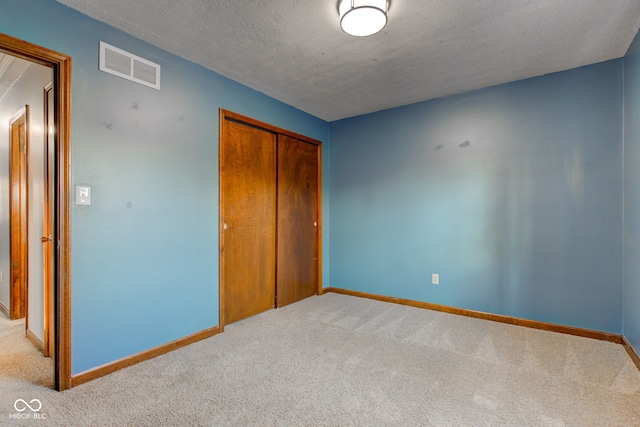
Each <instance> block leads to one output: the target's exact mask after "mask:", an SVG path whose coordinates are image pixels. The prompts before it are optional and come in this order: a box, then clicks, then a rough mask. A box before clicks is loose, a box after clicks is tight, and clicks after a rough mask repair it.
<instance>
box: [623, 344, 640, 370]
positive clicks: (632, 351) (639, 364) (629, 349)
mask: <svg viewBox="0 0 640 427" xmlns="http://www.w3.org/2000/svg"><path fill="white" fill-rule="evenodd" d="M622 345H623V346H624V349H625V350H627V354H628V355H629V357H631V360H633V363H635V364H636V366H637V368H638V369H640V356H639V355H638V353H637V352H636V351H635V349H634V348H633V347H632V346H631V343H630V342H629V340H627V338H626V337H624V336H623V337H622Z"/></svg>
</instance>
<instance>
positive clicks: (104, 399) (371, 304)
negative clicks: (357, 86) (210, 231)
mask: <svg viewBox="0 0 640 427" xmlns="http://www.w3.org/2000/svg"><path fill="white" fill-rule="evenodd" d="M2 334H5V331H3V332H2ZM1 345H2V348H4V342H2V344H1ZM3 351H4V350H3ZM4 363H5V360H4V359H2V364H3V365H4ZM0 375H2V378H0V386H1V387H2V388H1V389H0V425H4V424H6V425H29V426H33V425H55V426H275V425H280V426H357V425H372V426H408V425H424V426H503V425H509V426H581V427H582V426H639V425H640V373H639V372H638V370H637V369H636V367H635V365H634V364H633V363H632V361H631V360H630V358H629V357H628V355H627V354H626V352H625V350H624V348H623V347H622V346H620V345H617V344H611V343H607V342H603V341H596V340H590V339H586V338H579V337H574V336H568V335H562V334H556V333H551V332H544V331H539V330H534V329H527V328H522V327H518V326H511V325H505V324H500V323H494V322H489V321H483V320H478V319H471V318H466V317H460V316H455V315H450V314H445V313H438V312H431V311H427V310H421V309H417V308H411V307H404V306H399V305H395V304H389V303H383V302H378V301H371V300H366V299H359V298H354V297H348V296H344V295H338V294H327V295H324V296H321V297H313V298H309V299H307V300H305V301H301V302H299V303H296V304H293V305H291V306H288V307H285V308H283V309H280V310H272V311H269V312H266V313H263V314H261V315H258V316H255V317H253V318H250V319H246V320H244V321H241V322H238V323H236V324H233V325H229V326H227V328H226V330H225V332H224V333H223V334H220V335H217V336H215V337H212V338H210V339H207V340H204V341H201V342H199V343H196V344H193V345H191V346H189V347H187V348H183V349H180V350H177V351H174V352H172V353H169V354H166V355H164V356H161V357H159V358H156V359H154V360H150V361H147V362H144V363H142V364H138V365H136V366H133V367H131V368H128V369H125V370H122V371H119V372H116V373H115V374H112V375H109V376H107V377H103V378H100V379H98V380H95V381H93V382H90V383H87V384H84V385H82V386H79V387H76V388H74V389H72V390H69V391H66V392H63V393H57V392H54V391H52V390H50V389H47V388H46V387H44V386H39V385H34V384H25V382H24V379H23V377H20V375H15V376H14V375H13V374H11V373H10V372H9V370H8V369H6V368H4V367H3V368H2V369H1V371H0ZM16 399H24V400H25V401H27V402H29V401H31V399H39V400H40V401H41V403H42V409H41V410H40V411H39V413H40V414H44V416H46V419H45V420H33V419H30V420H16V419H15V418H10V415H11V414H15V412H16V410H15V409H14V406H13V405H14V402H15V401H16ZM25 412H29V410H28V409H27V410H26V411H25Z"/></svg>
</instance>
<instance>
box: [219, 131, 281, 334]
mask: <svg viewBox="0 0 640 427" xmlns="http://www.w3.org/2000/svg"><path fill="white" fill-rule="evenodd" d="M222 141H223V142H222V146H221V153H220V155H221V190H222V194H221V213H222V215H221V220H222V223H223V226H222V237H221V239H222V250H221V255H220V256H221V266H222V280H223V283H222V284H221V285H222V289H223V292H222V298H223V304H224V322H225V323H227V324H228V323H232V322H235V321H237V320H240V319H244V318H245V317H249V316H252V315H254V314H257V313H260V312H263V311H265V310H268V309H269V308H273V307H274V304H275V289H274V283H275V266H276V245H275V244H276V240H275V239H276V234H275V227H276V135H275V134H273V133H271V132H267V131H264V130H261V129H257V128H255V127H252V126H247V125H244V124H241V123H236V122H234V121H230V120H225V122H224V124H223V134H222Z"/></svg>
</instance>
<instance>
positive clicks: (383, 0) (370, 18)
mask: <svg viewBox="0 0 640 427" xmlns="http://www.w3.org/2000/svg"><path fill="white" fill-rule="evenodd" d="M388 11H389V1H388V0H339V1H338V12H340V27H341V28H342V31H344V32H345V33H347V34H349V35H352V36H356V37H364V36H371V35H373V34H375V33H377V32H379V31H380V30H382V29H383V28H384V27H385V25H387V12H388Z"/></svg>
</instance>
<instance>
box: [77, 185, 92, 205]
mask: <svg viewBox="0 0 640 427" xmlns="http://www.w3.org/2000/svg"><path fill="white" fill-rule="evenodd" d="M89 205H91V187H86V186H81V185H76V206H89Z"/></svg>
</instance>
